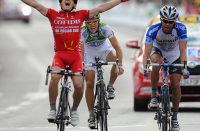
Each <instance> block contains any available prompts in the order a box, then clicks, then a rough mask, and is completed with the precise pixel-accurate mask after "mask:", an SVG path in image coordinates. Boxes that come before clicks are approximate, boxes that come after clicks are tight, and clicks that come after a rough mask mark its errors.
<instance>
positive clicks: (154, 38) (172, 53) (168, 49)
mask: <svg viewBox="0 0 200 131" xmlns="http://www.w3.org/2000/svg"><path fill="white" fill-rule="evenodd" d="M187 40H188V38H187V28H186V26H185V25H184V24H182V23H180V22H175V24H174V28H173V29H172V32H171V33H169V34H166V33H164V32H163V30H162V26H161V22H159V23H157V24H155V25H152V26H151V27H150V28H149V29H148V31H147V34H146V40H145V43H146V44H150V45H153V47H156V48H158V49H159V50H160V51H161V52H162V55H163V57H164V58H165V59H166V60H167V62H168V63H173V62H174V61H175V60H177V59H178V58H179V57H180V50H179V41H187Z"/></svg>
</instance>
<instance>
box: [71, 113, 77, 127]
mask: <svg viewBox="0 0 200 131" xmlns="http://www.w3.org/2000/svg"><path fill="white" fill-rule="evenodd" d="M78 124H79V115H78V112H77V111H71V125H72V126H77V125H78Z"/></svg>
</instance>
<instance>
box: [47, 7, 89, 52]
mask: <svg viewBox="0 0 200 131" xmlns="http://www.w3.org/2000/svg"><path fill="white" fill-rule="evenodd" d="M46 16H47V17H48V18H49V21H50V23H51V27H52V30H53V35H54V41H55V45H54V46H55V47H54V49H55V51H80V33H81V26H82V24H83V21H84V20H85V19H87V18H89V10H79V11H74V12H64V11H59V12H58V11H55V10H53V9H48V12H47V15H46Z"/></svg>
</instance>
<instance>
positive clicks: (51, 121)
mask: <svg viewBox="0 0 200 131" xmlns="http://www.w3.org/2000/svg"><path fill="white" fill-rule="evenodd" d="M48 122H49V123H56V121H55V120H54V119H48Z"/></svg>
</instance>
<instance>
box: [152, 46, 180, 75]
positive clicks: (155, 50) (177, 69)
mask: <svg viewBox="0 0 200 131" xmlns="http://www.w3.org/2000/svg"><path fill="white" fill-rule="evenodd" d="M153 54H158V55H160V56H161V57H163V55H162V52H161V51H160V49H158V48H156V47H153V49H152V51H151V56H152V55H153ZM164 61H166V58H164ZM180 63H181V59H180V57H179V58H178V59H177V60H175V61H174V62H172V64H180ZM174 73H176V74H182V67H170V68H169V74H174Z"/></svg>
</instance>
